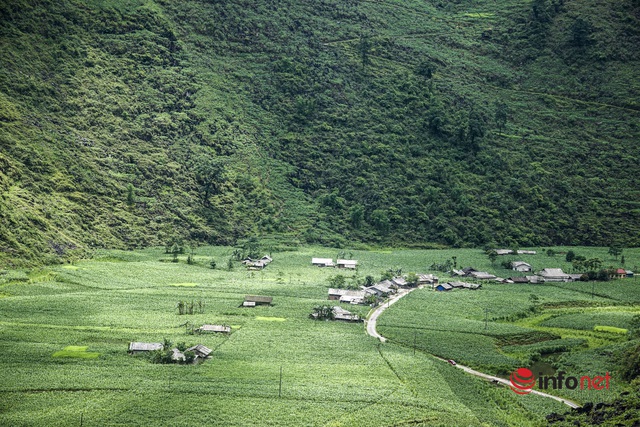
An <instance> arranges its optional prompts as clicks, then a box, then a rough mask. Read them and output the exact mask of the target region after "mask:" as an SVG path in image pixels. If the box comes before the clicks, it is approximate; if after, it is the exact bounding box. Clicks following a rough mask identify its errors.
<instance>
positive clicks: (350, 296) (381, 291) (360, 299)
mask: <svg viewBox="0 0 640 427" xmlns="http://www.w3.org/2000/svg"><path fill="white" fill-rule="evenodd" d="M417 278H418V282H417V285H418V286H422V285H431V286H435V285H437V284H438V278H437V277H436V276H434V275H433V274H419V275H417ZM409 287H410V284H409V283H408V282H407V279H406V278H404V277H401V276H398V277H394V278H392V279H388V280H383V281H381V282H379V283H376V284H375V285H372V286H368V287H363V288H362V289H359V290H351V289H335V288H330V289H329V300H331V301H339V302H342V303H347V304H365V303H366V301H367V300H369V299H370V297H376V298H384V297H386V296H388V295H391V294H394V293H396V292H397V291H398V289H408V288H409Z"/></svg>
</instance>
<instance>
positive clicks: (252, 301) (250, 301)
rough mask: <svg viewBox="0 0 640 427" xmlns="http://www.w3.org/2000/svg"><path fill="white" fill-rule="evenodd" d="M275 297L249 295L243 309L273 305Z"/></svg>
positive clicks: (245, 298) (245, 299)
mask: <svg viewBox="0 0 640 427" xmlns="http://www.w3.org/2000/svg"><path fill="white" fill-rule="evenodd" d="M272 301H273V297H266V296H261V295H247V296H245V297H244V302H243V303H242V307H255V306H256V305H271V302H272Z"/></svg>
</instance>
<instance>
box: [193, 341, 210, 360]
mask: <svg viewBox="0 0 640 427" xmlns="http://www.w3.org/2000/svg"><path fill="white" fill-rule="evenodd" d="M187 351H193V352H194V353H195V354H196V357H197V358H199V359H206V358H207V357H209V355H210V354H211V352H212V351H213V350H211V349H210V348H208V347H205V346H203V345H202V344H198V345H194V346H193V347H189V348H188V349H187Z"/></svg>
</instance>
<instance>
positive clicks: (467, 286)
mask: <svg viewBox="0 0 640 427" xmlns="http://www.w3.org/2000/svg"><path fill="white" fill-rule="evenodd" d="M448 284H449V286H451V287H452V288H463V289H474V290H475V289H478V288H480V287H481V285H478V284H476V283H466V282H449V283H448Z"/></svg>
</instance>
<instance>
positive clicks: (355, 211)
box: [349, 205, 364, 229]
mask: <svg viewBox="0 0 640 427" xmlns="http://www.w3.org/2000/svg"><path fill="white" fill-rule="evenodd" d="M363 220H364V208H363V207H362V205H354V206H351V208H349V222H351V225H352V226H353V228H355V229H358V228H360V227H361V226H362V221H363Z"/></svg>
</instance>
